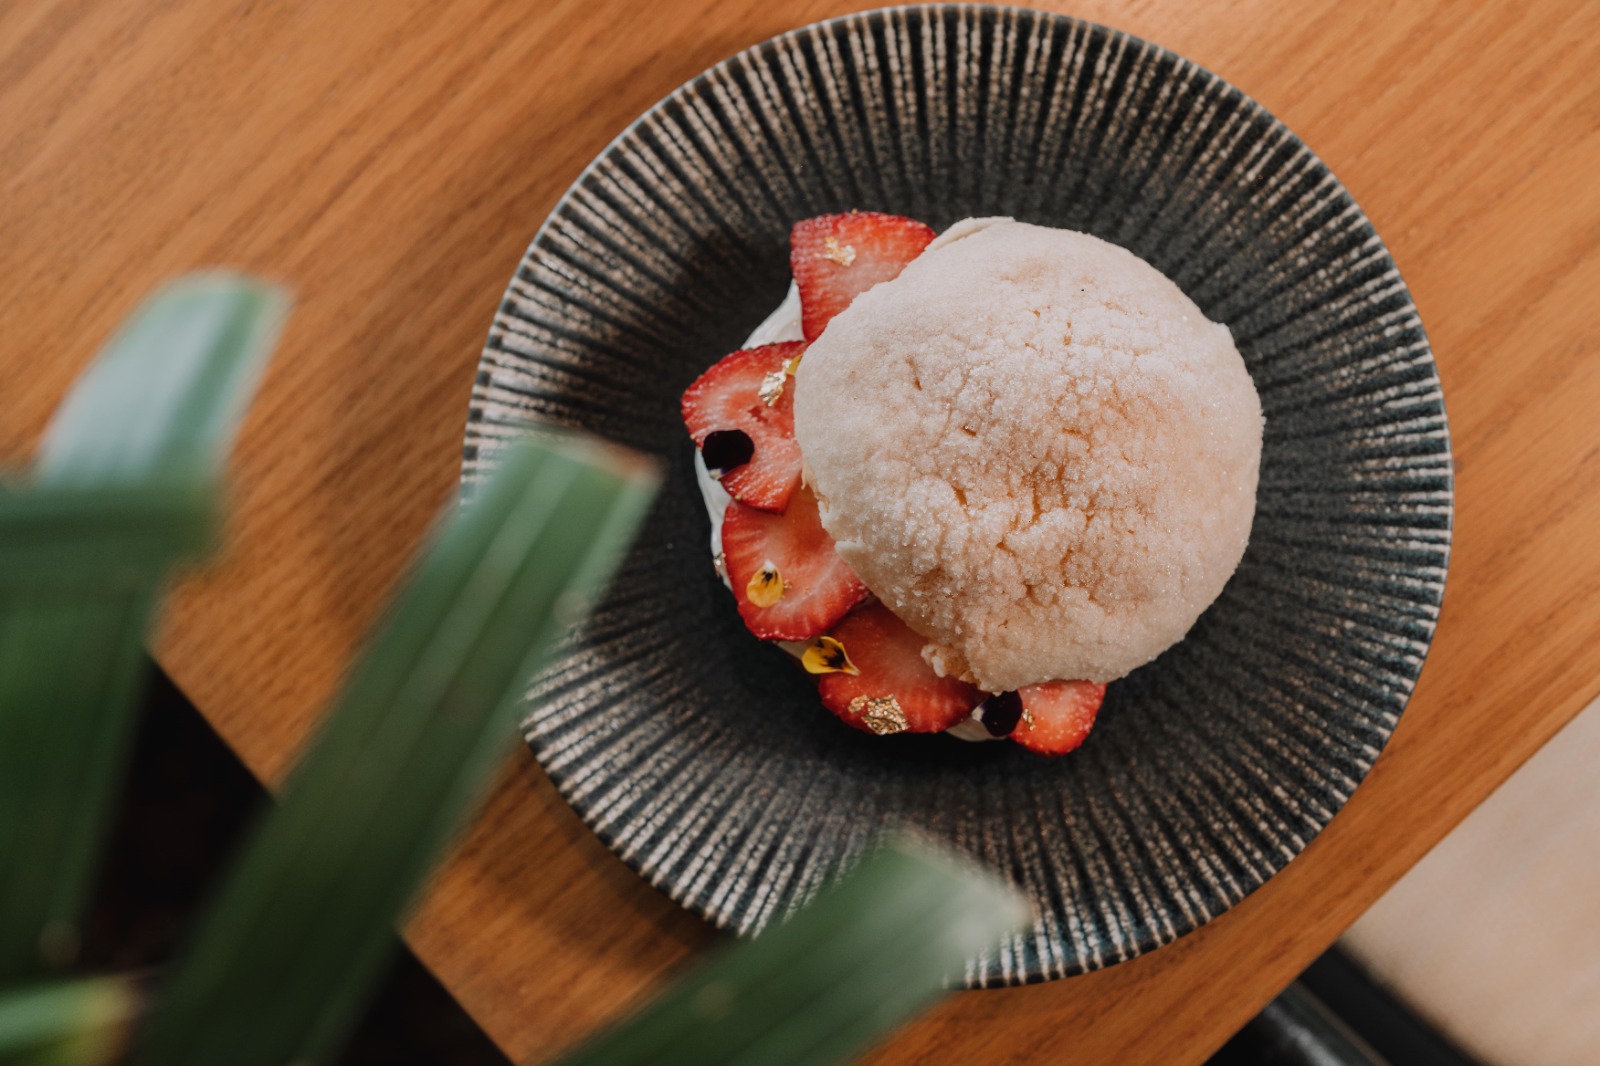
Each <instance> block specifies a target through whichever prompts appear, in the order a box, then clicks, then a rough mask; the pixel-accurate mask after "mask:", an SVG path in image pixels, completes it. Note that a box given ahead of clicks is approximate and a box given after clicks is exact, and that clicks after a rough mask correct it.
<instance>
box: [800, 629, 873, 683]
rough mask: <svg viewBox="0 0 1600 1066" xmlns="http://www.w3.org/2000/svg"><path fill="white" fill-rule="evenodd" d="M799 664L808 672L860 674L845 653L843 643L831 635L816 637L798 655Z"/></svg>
mask: <svg viewBox="0 0 1600 1066" xmlns="http://www.w3.org/2000/svg"><path fill="white" fill-rule="evenodd" d="M800 665H801V666H803V667H805V668H806V673H808V674H851V675H852V676H856V677H859V676H861V671H860V670H857V669H856V664H855V663H853V662H851V661H850V656H848V655H846V654H845V650H844V645H843V644H840V643H839V642H838V641H837V640H834V639H833V638H832V637H818V638H817V639H816V640H813V641H812V642H811V644H810V645H809V646H808V647H807V648H806V650H805V653H804V654H803V655H801V656H800Z"/></svg>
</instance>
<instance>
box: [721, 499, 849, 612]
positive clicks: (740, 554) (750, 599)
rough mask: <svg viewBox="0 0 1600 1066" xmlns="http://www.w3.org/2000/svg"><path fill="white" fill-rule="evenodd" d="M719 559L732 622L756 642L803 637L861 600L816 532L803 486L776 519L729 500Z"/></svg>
mask: <svg viewBox="0 0 1600 1066" xmlns="http://www.w3.org/2000/svg"><path fill="white" fill-rule="evenodd" d="M722 554H723V560H724V563H725V565H726V567H727V571H728V583H729V584H730V585H732V586H733V595H734V598H735V599H737V600H738V601H739V617H741V618H743V619H744V624H745V625H746V626H748V627H749V629H750V632H752V633H754V634H755V635H756V636H758V637H760V638H761V639H762V640H810V639H811V638H812V637H815V636H818V635H820V634H821V633H824V632H826V631H827V629H828V627H829V626H831V625H833V624H834V623H835V622H837V621H838V620H839V619H841V618H843V617H844V616H845V614H846V613H848V612H849V610H850V608H852V607H854V606H855V605H856V604H858V603H860V602H861V601H862V599H863V598H864V597H865V596H866V595H867V586H865V585H863V584H862V583H861V579H860V578H859V577H856V575H855V571H853V570H851V569H850V567H849V565H848V564H846V563H845V561H844V560H843V559H841V558H839V553H838V552H837V551H835V550H834V548H833V538H832V537H830V536H828V533H827V530H825V529H823V528H822V519H821V518H820V517H819V516H818V514H817V498H816V497H815V496H813V495H811V490H810V489H805V488H802V489H800V490H799V491H798V492H796V493H795V494H794V495H793V496H791V497H790V498H789V506H788V508H787V509H786V510H785V511H784V512H783V513H782V514H769V513H768V512H766V511H758V510H756V509H755V508H753V507H746V506H744V505H743V504H741V503H730V504H729V505H728V509H727V511H726V512H724V514H723V516H722Z"/></svg>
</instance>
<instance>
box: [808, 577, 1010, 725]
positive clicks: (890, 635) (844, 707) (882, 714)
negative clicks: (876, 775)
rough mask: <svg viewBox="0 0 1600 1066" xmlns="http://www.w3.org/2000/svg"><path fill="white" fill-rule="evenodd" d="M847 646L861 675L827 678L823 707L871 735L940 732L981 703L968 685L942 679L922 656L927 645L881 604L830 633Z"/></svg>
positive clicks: (821, 682) (820, 687)
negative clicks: (923, 647)
mask: <svg viewBox="0 0 1600 1066" xmlns="http://www.w3.org/2000/svg"><path fill="white" fill-rule="evenodd" d="M829 635H830V636H832V637H833V638H834V639H835V640H837V641H838V642H839V643H840V644H842V645H844V651H845V654H846V655H847V656H848V657H849V661H850V662H851V663H853V664H854V665H855V668H856V670H857V673H855V674H849V673H845V672H843V671H841V672H838V673H832V674H823V675H822V676H821V677H820V678H818V679H817V693H818V694H819V695H820V696H821V697H822V702H823V704H824V705H825V706H826V707H827V708H828V710H830V711H832V712H833V713H834V714H836V715H838V716H839V717H840V718H842V719H844V720H845V721H846V722H848V723H850V724H851V725H853V726H855V727H856V728H857V729H864V730H866V731H867V732H870V733H937V732H939V731H940V730H941V729H949V728H950V727H951V726H953V725H955V724H956V723H957V722H959V721H961V719H963V718H965V717H966V716H967V714H968V713H969V712H970V711H971V710H972V708H974V707H976V706H977V705H978V704H979V703H981V702H983V693H982V692H980V691H978V690H977V689H976V688H975V687H973V686H972V685H969V684H967V683H966V682H965V681H958V680H957V679H956V678H953V677H940V676H939V675H938V674H936V673H934V672H933V667H931V666H929V665H928V664H927V663H926V662H925V661H924V660H923V658H922V646H923V645H924V644H926V643H927V641H926V640H924V639H923V638H922V637H920V636H918V635H917V633H916V632H915V631H914V630H912V628H911V627H910V626H908V625H906V624H905V623H904V622H902V621H900V619H899V618H898V617H896V615H895V614H894V612H893V611H891V610H889V608H887V607H885V606H884V605H883V604H881V603H872V604H868V605H867V606H865V607H863V608H861V609H860V610H859V611H855V612H853V613H852V614H850V615H849V616H848V617H846V618H845V620H844V621H842V622H840V623H839V624H838V625H837V626H835V627H834V628H833V630H832V631H831V633H830V634H829Z"/></svg>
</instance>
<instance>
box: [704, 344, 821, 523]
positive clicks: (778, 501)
mask: <svg viewBox="0 0 1600 1066" xmlns="http://www.w3.org/2000/svg"><path fill="white" fill-rule="evenodd" d="M805 350H806V345H805V342H804V341H785V342H782V343H780V344H767V345H763V346H761V347H760V348H744V349H741V350H739V351H737V352H734V353H733V354H732V355H728V356H724V357H723V358H722V359H721V360H720V361H719V362H718V363H717V364H716V365H715V366H713V367H712V368H711V369H710V370H707V371H706V372H705V373H704V374H701V375H700V377H699V378H697V379H696V380H695V382H694V384H692V385H690V386H689V388H688V389H686V390H685V391H684V394H683V401H682V404H681V408H682V412H683V422H684V425H686V426H688V427H689V436H690V437H692V438H693V439H694V443H695V447H697V448H699V449H700V455H701V458H702V459H703V460H704V461H705V465H706V470H707V471H708V472H709V473H710V474H711V476H712V477H714V478H716V479H718V480H719V481H721V482H722V487H723V488H725V489H727V490H728V495H730V496H732V497H733V498H734V499H736V500H738V501H739V502H740V503H743V504H745V505H747V506H749V507H754V508H757V509H758V510H762V511H782V510H783V509H784V508H785V507H786V506H788V504H789V497H790V496H792V495H793V494H794V490H795V489H796V488H797V487H799V485H800V446H799V445H798V444H796V443H795V442H794V381H793V374H794V365H795V362H796V361H797V360H798V359H799V358H800V355H801V353H802V352H804V351H805Z"/></svg>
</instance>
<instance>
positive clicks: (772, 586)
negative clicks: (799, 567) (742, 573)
mask: <svg viewBox="0 0 1600 1066" xmlns="http://www.w3.org/2000/svg"><path fill="white" fill-rule="evenodd" d="M788 588H789V583H788V582H787V581H785V580H784V579H783V575H782V574H780V573H778V567H777V564H776V563H774V562H773V561H772V560H770V559H768V560H767V561H766V562H765V563H763V564H761V569H760V570H757V571H756V572H755V573H754V574H752V575H751V577H750V581H749V582H748V583H747V584H746V585H745V587H744V594H745V596H746V597H747V598H748V599H749V600H750V602H751V603H753V604H755V605H756V606H757V607H771V606H772V605H773V604H775V603H777V602H778V601H779V600H780V599H782V598H783V594H784V592H785V591H787V590H788Z"/></svg>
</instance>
